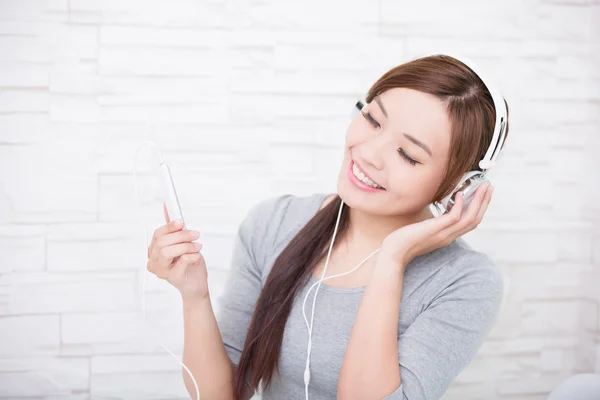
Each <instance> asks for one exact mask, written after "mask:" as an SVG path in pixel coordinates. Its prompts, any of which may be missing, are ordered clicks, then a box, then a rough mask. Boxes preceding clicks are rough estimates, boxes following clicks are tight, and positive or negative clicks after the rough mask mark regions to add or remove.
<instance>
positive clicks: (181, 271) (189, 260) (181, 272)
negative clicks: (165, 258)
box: [169, 253, 202, 282]
mask: <svg viewBox="0 0 600 400" xmlns="http://www.w3.org/2000/svg"><path fill="white" fill-rule="evenodd" d="M201 257H202V256H201V255H200V253H196V254H184V255H183V256H181V257H179V260H177V262H175V264H174V265H173V268H171V272H170V275H169V280H170V281H171V282H181V281H182V280H183V279H184V278H185V273H186V272H187V270H188V268H194V267H195V266H196V265H197V264H198V262H199V261H200V259H201Z"/></svg>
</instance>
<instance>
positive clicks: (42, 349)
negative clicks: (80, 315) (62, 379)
mask: <svg viewBox="0 0 600 400" xmlns="http://www.w3.org/2000/svg"><path fill="white" fill-rule="evenodd" d="M3 277H4V276H3ZM59 330H60V327H59V320H58V315H31V316H3V317H2V318H0V331H1V332H4V333H6V332H10V334H3V335H2V341H1V342H0V356H1V357H19V358H21V357H24V356H29V357H31V356H51V355H58V352H59V344H60V336H59V335H60V333H59ZM0 387H1V386H0Z"/></svg>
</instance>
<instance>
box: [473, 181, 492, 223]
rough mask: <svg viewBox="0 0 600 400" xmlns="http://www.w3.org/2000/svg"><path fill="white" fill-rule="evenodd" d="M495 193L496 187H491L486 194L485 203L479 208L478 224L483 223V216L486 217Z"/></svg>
mask: <svg viewBox="0 0 600 400" xmlns="http://www.w3.org/2000/svg"><path fill="white" fill-rule="evenodd" d="M493 192H494V187H493V186H491V185H490V187H488V188H487V191H486V192H485V196H484V198H483V202H482V204H481V207H480V208H479V212H478V213H477V218H476V221H477V224H479V223H481V221H483V216H484V215H485V213H486V211H487V209H488V206H489V205H490V201H491V200H492V193H493Z"/></svg>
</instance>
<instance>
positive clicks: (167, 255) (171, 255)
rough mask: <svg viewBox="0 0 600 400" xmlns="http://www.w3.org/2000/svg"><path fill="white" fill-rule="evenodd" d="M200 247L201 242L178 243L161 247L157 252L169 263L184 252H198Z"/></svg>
mask: <svg viewBox="0 0 600 400" xmlns="http://www.w3.org/2000/svg"><path fill="white" fill-rule="evenodd" d="M201 248H202V244H200V243H178V244H174V245H171V246H166V247H163V248H161V249H160V250H159V253H160V256H161V258H162V259H163V260H165V261H167V262H168V263H169V264H170V263H171V262H172V261H173V259H175V258H177V257H179V256H182V255H184V254H194V253H198V252H199V251H200V249H201Z"/></svg>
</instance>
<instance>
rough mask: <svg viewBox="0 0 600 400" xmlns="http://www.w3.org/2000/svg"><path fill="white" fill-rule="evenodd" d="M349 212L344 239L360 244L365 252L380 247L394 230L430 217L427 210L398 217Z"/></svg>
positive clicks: (353, 210) (351, 210) (355, 211)
mask: <svg viewBox="0 0 600 400" xmlns="http://www.w3.org/2000/svg"><path fill="white" fill-rule="evenodd" d="M345 207H348V206H347V205H346V206H345ZM349 211H350V215H349V224H348V229H347V231H346V235H347V236H346V237H347V238H348V240H349V241H350V242H352V243H360V244H361V245H360V247H362V248H365V250H367V251H369V249H371V250H370V251H374V250H376V249H378V248H379V247H381V243H382V242H383V240H384V239H385V238H386V237H387V236H388V235H389V234H390V233H392V232H394V231H395V230H397V229H400V228H402V227H404V226H406V225H410V224H413V223H416V222H419V221H424V220H426V219H428V218H431V217H432V214H431V212H430V211H429V209H428V208H425V209H423V210H422V211H421V212H418V213H416V214H410V215H398V216H389V215H387V216H385V215H374V214H368V213H366V212H364V211H361V210H357V209H355V208H350V210H349Z"/></svg>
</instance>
